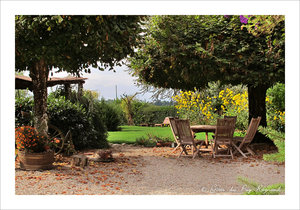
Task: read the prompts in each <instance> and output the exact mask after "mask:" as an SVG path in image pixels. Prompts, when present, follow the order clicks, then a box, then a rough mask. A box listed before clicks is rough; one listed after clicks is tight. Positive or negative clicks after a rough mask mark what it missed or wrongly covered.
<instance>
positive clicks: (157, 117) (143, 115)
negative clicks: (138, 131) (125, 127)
mask: <svg viewBox="0 0 300 210" xmlns="http://www.w3.org/2000/svg"><path fill="white" fill-rule="evenodd" d="M134 112H135V114H134V118H133V119H134V123H135V124H136V125H139V124H142V123H154V124H157V123H162V122H163V121H164V119H165V118H166V117H169V116H173V117H175V116H176V115H177V114H176V108H175V107H174V106H155V105H152V104H149V103H143V102H135V103H134Z"/></svg>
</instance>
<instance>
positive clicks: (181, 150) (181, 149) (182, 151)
mask: <svg viewBox="0 0 300 210" xmlns="http://www.w3.org/2000/svg"><path fill="white" fill-rule="evenodd" d="M183 151H184V149H183V148H182V149H181V152H180V154H179V156H178V158H180V157H181V155H182V153H183Z"/></svg>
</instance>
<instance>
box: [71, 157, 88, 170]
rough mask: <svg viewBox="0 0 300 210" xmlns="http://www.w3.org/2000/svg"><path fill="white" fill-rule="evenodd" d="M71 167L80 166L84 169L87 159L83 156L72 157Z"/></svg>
mask: <svg viewBox="0 0 300 210" xmlns="http://www.w3.org/2000/svg"><path fill="white" fill-rule="evenodd" d="M71 166H80V167H82V168H84V167H85V166H88V158H87V156H85V155H73V156H72V162H71Z"/></svg>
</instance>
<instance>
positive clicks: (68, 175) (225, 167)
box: [15, 145, 285, 195]
mask: <svg viewBox="0 0 300 210" xmlns="http://www.w3.org/2000/svg"><path fill="white" fill-rule="evenodd" d="M112 150H113V157H114V159H115V161H114V162H107V163H104V162H90V165H89V166H87V167H85V168H84V169H82V168H80V167H71V165H70V158H67V157H60V158H58V159H57V162H55V168H54V169H52V170H45V171H24V170H21V169H20V168H19V164H18V162H16V170H15V180H16V184H15V190H16V191H15V192H16V194H17V195H24V194H25V195H53V194H54V195H55V194H66V195H74V194H76V195H112V194H118V195H180V194H181V195H183V194H184V195H191V194H194V195H199V194H242V193H243V192H245V191H246V190H248V189H249V188H248V187H246V186H244V185H243V184H240V183H238V182H237V177H238V176H241V177H247V178H249V179H250V180H253V181H255V182H257V183H259V184H261V185H263V186H265V185H270V184H275V183H284V179H285V166H284V164H274V163H269V162H266V161H264V160H262V152H265V151H262V152H260V153H259V154H258V155H256V156H254V157H250V158H248V159H243V158H241V157H237V158H234V159H233V160H231V159H229V158H216V159H213V158H212V157H211V155H210V154H208V153H206V154H204V155H202V157H201V158H199V157H196V158H195V159H192V158H191V157H187V156H182V157H181V158H177V156H178V154H179V151H177V152H176V153H175V154H174V153H173V154H172V153H171V151H172V150H173V148H169V147H155V148H145V147H137V146H130V145H114V146H113V147H112ZM85 152H89V153H91V152H94V151H93V150H90V151H85Z"/></svg>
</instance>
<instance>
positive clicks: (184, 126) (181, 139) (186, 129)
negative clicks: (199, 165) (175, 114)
mask: <svg viewBox="0 0 300 210" xmlns="http://www.w3.org/2000/svg"><path fill="white" fill-rule="evenodd" d="M169 119H170V127H171V130H172V133H173V136H174V138H175V140H176V142H177V147H176V148H175V149H174V151H175V150H176V149H177V148H178V147H180V148H181V152H180V154H179V156H178V157H181V155H182V153H185V154H186V155H188V152H187V147H188V146H190V147H191V149H192V156H193V158H195V157H196V155H197V154H198V155H199V157H200V156H201V154H200V150H199V148H197V145H200V147H201V145H202V144H203V143H204V141H195V140H194V136H193V134H192V131H191V128H190V122H189V120H182V119H174V118H169Z"/></svg>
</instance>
